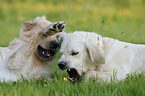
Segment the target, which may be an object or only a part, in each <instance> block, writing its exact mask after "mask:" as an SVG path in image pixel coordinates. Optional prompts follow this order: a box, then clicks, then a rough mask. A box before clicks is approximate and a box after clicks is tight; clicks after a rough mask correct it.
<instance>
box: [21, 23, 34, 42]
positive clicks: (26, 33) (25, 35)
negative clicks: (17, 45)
mask: <svg viewBox="0 0 145 96" xmlns="http://www.w3.org/2000/svg"><path fill="white" fill-rule="evenodd" d="M35 24H36V23H35V22H34V21H26V22H24V24H23V25H22V28H21V30H20V38H21V39H23V40H25V41H27V40H29V39H30V37H32V35H33V34H34V33H33V32H31V29H32V28H33V27H34V25H35Z"/></svg>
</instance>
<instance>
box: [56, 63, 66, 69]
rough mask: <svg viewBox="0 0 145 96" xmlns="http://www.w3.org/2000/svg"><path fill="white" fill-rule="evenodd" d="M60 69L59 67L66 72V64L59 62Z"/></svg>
mask: <svg viewBox="0 0 145 96" xmlns="http://www.w3.org/2000/svg"><path fill="white" fill-rule="evenodd" d="M58 67H59V68H60V69H61V70H65V69H66V62H59V63H58Z"/></svg>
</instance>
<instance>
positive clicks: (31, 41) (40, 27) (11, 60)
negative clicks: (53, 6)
mask: <svg viewBox="0 0 145 96" xmlns="http://www.w3.org/2000/svg"><path fill="white" fill-rule="evenodd" d="M50 24H51V22H49V21H47V20H46V18H45V16H42V17H37V18H36V19H35V20H34V21H27V22H25V23H24V24H23V26H22V28H21V31H20V38H15V39H14V40H13V41H12V42H11V43H10V44H9V46H8V47H0V80H1V81H3V80H5V81H16V80H20V79H21V78H22V77H23V78H24V79H28V80H29V79H32V78H36V79H38V78H41V77H47V78H48V79H50V72H51V67H50V65H49V64H48V62H49V61H48V60H47V61H43V60H40V59H39V58H37V57H36V56H35V54H34V52H35V51H36V49H37V46H38V45H39V44H40V45H43V42H44V43H47V44H49V42H50V41H51V40H55V39H56V38H57V37H58V35H59V34H55V35H52V36H47V37H46V38H45V39H44V38H42V34H45V33H46V31H45V30H47V29H48V28H47V27H48V26H49V25H50ZM47 46H48V45H47Z"/></svg>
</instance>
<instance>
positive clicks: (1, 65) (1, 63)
mask: <svg viewBox="0 0 145 96" xmlns="http://www.w3.org/2000/svg"><path fill="white" fill-rule="evenodd" d="M10 52H11V50H10V49H8V48H7V47H0V78H1V81H3V80H5V81H7V80H15V79H16V78H15V76H14V74H13V73H12V72H11V71H10V70H9V68H8V66H7V64H6V60H7V56H8V54H9V53H10Z"/></svg>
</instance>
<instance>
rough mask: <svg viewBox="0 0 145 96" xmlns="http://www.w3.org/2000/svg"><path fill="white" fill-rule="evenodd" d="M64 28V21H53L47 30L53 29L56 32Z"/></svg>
mask: <svg viewBox="0 0 145 96" xmlns="http://www.w3.org/2000/svg"><path fill="white" fill-rule="evenodd" d="M64 28H65V22H64V21H61V22H55V23H53V24H52V27H50V28H49V30H51V31H54V32H56V33H58V32H62V31H64Z"/></svg>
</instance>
